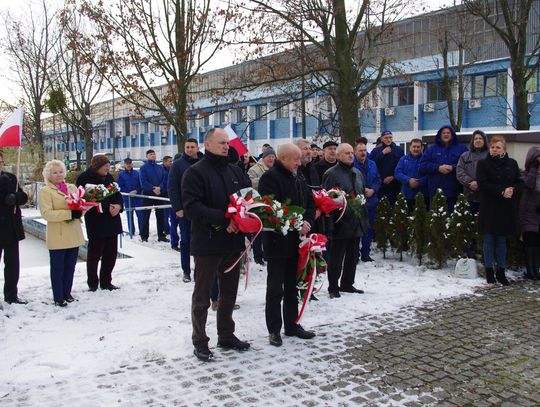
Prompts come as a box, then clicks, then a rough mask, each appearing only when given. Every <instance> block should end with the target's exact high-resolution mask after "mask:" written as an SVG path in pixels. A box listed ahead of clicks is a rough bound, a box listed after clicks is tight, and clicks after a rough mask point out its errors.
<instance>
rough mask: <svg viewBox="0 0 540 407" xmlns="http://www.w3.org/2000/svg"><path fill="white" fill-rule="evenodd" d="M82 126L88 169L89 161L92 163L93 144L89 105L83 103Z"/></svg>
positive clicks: (88, 166) (87, 166)
mask: <svg viewBox="0 0 540 407" xmlns="http://www.w3.org/2000/svg"><path fill="white" fill-rule="evenodd" d="M82 125H83V126H82V127H83V129H84V130H83V131H84V145H85V148H86V168H90V161H92V157H93V156H94V144H93V140H92V121H91V119H90V104H89V103H85V105H84V114H83V119H82Z"/></svg>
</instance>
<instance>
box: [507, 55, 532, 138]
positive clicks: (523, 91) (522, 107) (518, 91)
mask: <svg viewBox="0 0 540 407" xmlns="http://www.w3.org/2000/svg"><path fill="white" fill-rule="evenodd" d="M511 66H512V81H513V82H514V84H513V88H514V97H515V106H514V109H515V111H516V113H515V117H516V129H517V130H529V128H530V117H531V114H530V113H529V106H528V104H527V88H526V83H527V80H526V79H525V76H526V74H527V72H526V69H527V68H526V67H524V66H523V64H521V63H517V62H516V63H514V62H512V64H511Z"/></svg>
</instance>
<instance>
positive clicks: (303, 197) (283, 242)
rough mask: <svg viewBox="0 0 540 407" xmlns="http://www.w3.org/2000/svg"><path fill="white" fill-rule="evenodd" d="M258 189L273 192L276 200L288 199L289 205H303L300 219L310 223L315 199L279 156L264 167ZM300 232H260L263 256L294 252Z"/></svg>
mask: <svg viewBox="0 0 540 407" xmlns="http://www.w3.org/2000/svg"><path fill="white" fill-rule="evenodd" d="M259 193H260V194H261V195H263V196H264V195H273V196H274V198H275V199H276V200H277V201H279V202H285V201H286V200H287V199H290V204H291V205H296V206H300V207H302V208H304V209H305V210H306V211H305V212H304V214H303V217H304V220H306V221H307V222H309V224H310V225H312V226H313V223H314V219H315V201H314V200H313V195H312V193H311V190H310V189H309V187H308V185H307V184H306V181H305V179H304V177H302V176H296V175H295V174H293V173H292V172H290V171H289V170H288V169H286V168H285V167H284V166H283V164H281V162H280V161H279V160H276V162H275V163H274V166H273V167H272V168H270V169H269V170H268V171H266V172H265V173H264V174H263V175H262V177H261V179H260V180H259ZM299 243H300V236H299V234H298V232H296V231H295V232H291V231H290V232H288V233H287V234H286V235H285V236H283V235H281V234H279V233H275V232H264V234H263V247H264V256H265V257H266V258H267V259H271V258H288V257H293V256H295V255H296V254H297V253H298V244H299Z"/></svg>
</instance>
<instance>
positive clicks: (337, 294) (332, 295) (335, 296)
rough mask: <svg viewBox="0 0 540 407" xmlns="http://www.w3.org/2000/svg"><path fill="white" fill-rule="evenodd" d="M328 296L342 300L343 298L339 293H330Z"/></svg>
mask: <svg viewBox="0 0 540 407" xmlns="http://www.w3.org/2000/svg"><path fill="white" fill-rule="evenodd" d="M328 295H329V296H330V298H340V297H341V294H340V293H339V291H329V292H328Z"/></svg>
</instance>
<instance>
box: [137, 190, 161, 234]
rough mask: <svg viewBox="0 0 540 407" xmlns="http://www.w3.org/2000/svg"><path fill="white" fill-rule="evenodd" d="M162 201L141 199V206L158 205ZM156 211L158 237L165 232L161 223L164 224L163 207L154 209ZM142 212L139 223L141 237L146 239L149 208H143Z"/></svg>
mask: <svg viewBox="0 0 540 407" xmlns="http://www.w3.org/2000/svg"><path fill="white" fill-rule="evenodd" d="M162 202H163V201H156V200H154V199H148V198H144V199H143V206H152V205H160V204H161V203H162ZM154 211H156V224H157V235H158V238H163V237H165V233H163V224H164V218H163V209H154ZM142 212H143V219H142V225H141V230H140V232H141V239H144V240H147V239H148V236H150V214H151V213H152V210H151V209H145V210H143V211H142Z"/></svg>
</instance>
